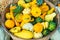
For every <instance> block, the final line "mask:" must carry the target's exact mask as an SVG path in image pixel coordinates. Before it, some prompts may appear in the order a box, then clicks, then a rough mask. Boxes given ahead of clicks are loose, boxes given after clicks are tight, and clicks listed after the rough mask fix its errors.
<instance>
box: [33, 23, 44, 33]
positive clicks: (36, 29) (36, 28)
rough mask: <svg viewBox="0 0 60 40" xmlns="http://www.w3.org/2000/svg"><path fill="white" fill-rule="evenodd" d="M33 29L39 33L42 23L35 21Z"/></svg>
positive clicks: (41, 29)
mask: <svg viewBox="0 0 60 40" xmlns="http://www.w3.org/2000/svg"><path fill="white" fill-rule="evenodd" d="M33 30H34V31H35V32H37V33H39V32H40V33H41V32H42V31H43V25H42V24H41V23H37V24H35V25H34V27H33Z"/></svg>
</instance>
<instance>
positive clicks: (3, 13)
mask: <svg viewBox="0 0 60 40" xmlns="http://www.w3.org/2000/svg"><path fill="white" fill-rule="evenodd" d="M17 1H18V0H13V1H12V0H11V3H17ZM44 1H45V2H46V3H47V4H48V5H49V6H50V7H54V5H53V4H51V3H50V2H49V1H47V0H44ZM7 6H8V5H7ZM7 9H8V7H6V8H5V9H4V10H3V11H2V13H1V15H2V21H1V24H2V26H3V27H4V30H5V32H7V33H8V35H10V36H11V37H12V39H13V40H48V39H49V38H50V37H51V36H52V34H53V33H54V32H55V31H56V30H54V31H53V32H52V33H50V34H49V35H47V36H46V37H43V38H41V39H21V38H18V37H16V36H14V35H13V34H11V33H10V32H9V31H8V30H7V29H6V28H5V25H4V22H5V13H6V12H7V11H6V10H7ZM56 13H59V12H58V11H57V9H56ZM55 21H56V22H57V27H58V22H59V14H57V16H56V20H55Z"/></svg>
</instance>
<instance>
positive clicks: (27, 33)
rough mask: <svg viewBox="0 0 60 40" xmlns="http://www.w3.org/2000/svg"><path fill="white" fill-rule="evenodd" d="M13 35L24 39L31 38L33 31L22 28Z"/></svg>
mask: <svg viewBox="0 0 60 40" xmlns="http://www.w3.org/2000/svg"><path fill="white" fill-rule="evenodd" d="M14 35H16V36H17V37H20V38H25V39H30V38H33V33H32V32H30V31H27V30H22V31H21V32H18V33H15V34H14Z"/></svg>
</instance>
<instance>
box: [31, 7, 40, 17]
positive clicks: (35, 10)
mask: <svg viewBox="0 0 60 40" xmlns="http://www.w3.org/2000/svg"><path fill="white" fill-rule="evenodd" d="M31 14H32V16H34V17H38V16H40V15H41V10H40V9H39V8H38V7H32V10H31Z"/></svg>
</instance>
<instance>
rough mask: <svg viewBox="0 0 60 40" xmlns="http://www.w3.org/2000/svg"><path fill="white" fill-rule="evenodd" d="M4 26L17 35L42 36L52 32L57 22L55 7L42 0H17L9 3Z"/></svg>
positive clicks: (26, 36)
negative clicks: (14, 2)
mask: <svg viewBox="0 0 60 40" xmlns="http://www.w3.org/2000/svg"><path fill="white" fill-rule="evenodd" d="M9 9H10V11H9V12H7V13H6V15H5V16H6V21H5V27H6V28H7V29H9V31H10V32H11V33H12V34H14V35H15V36H17V37H20V38H25V39H31V38H42V37H44V36H46V35H48V34H49V33H50V32H52V31H53V30H54V29H55V28H56V26H57V24H56V22H55V21H54V20H55V19H54V18H55V17H56V13H55V9H54V8H50V6H48V5H47V4H46V3H45V2H44V0H19V1H18V2H17V4H11V5H10V8H9Z"/></svg>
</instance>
